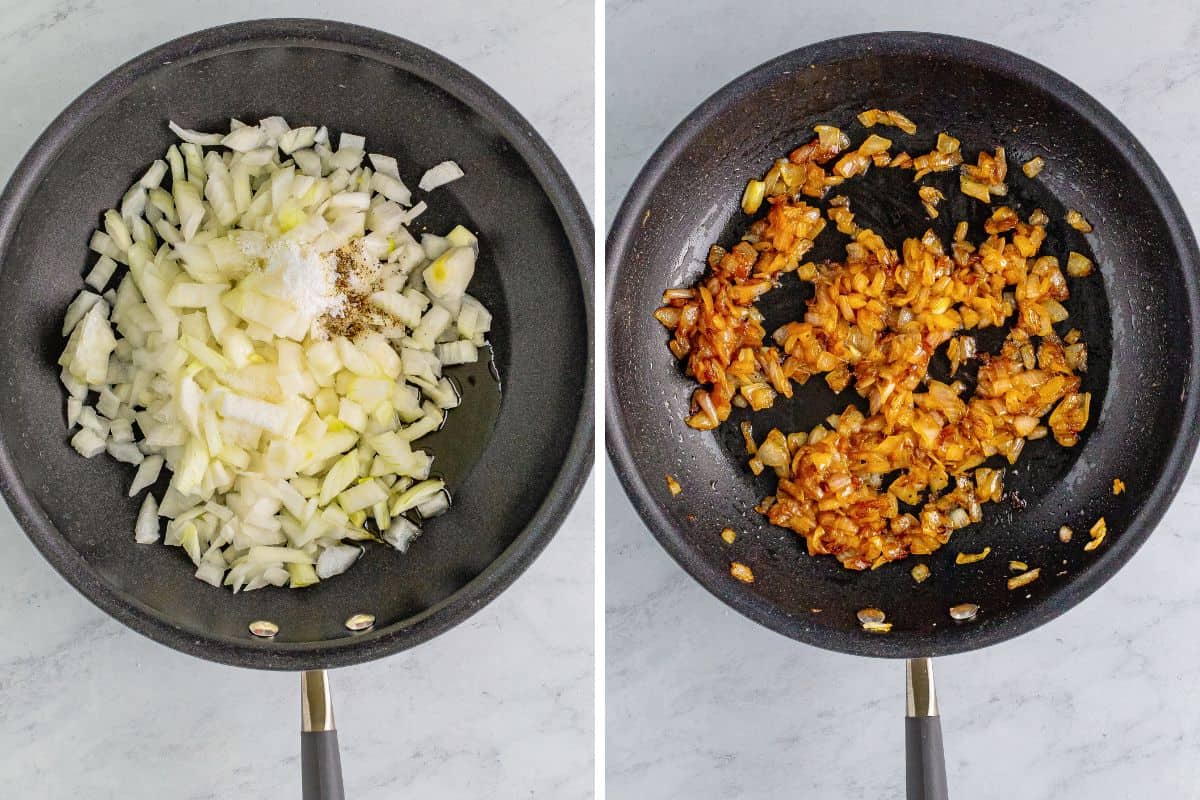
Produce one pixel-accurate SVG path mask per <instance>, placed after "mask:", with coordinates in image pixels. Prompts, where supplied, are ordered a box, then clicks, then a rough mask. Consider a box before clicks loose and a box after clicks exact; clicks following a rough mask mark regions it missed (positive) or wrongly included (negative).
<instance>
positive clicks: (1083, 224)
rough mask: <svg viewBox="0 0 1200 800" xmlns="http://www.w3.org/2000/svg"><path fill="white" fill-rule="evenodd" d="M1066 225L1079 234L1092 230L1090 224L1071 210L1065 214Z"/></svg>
mask: <svg viewBox="0 0 1200 800" xmlns="http://www.w3.org/2000/svg"><path fill="white" fill-rule="evenodd" d="M1067 224H1068V225H1070V226H1071V227H1072V228H1074V229H1075V230H1077V231H1080V232H1081V233H1091V232H1092V230H1093V228H1092V223H1090V222H1088V221H1087V220H1086V219H1085V218H1084V216H1083V214H1080V213H1079V212H1078V211H1076V210H1075V209H1073V208H1072V209H1071V210H1069V211H1068V212H1067Z"/></svg>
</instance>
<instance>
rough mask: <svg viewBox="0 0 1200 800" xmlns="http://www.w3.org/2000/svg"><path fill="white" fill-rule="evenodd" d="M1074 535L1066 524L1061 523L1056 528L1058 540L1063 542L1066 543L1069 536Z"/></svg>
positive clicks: (1069, 539)
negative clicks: (1061, 524)
mask: <svg viewBox="0 0 1200 800" xmlns="http://www.w3.org/2000/svg"><path fill="white" fill-rule="evenodd" d="M1074 535H1075V532H1074V531H1072V530H1071V529H1070V528H1068V527H1067V526H1066V525H1063V526H1062V527H1061V528H1059V529H1058V540H1059V541H1060V542H1062V543H1063V544H1066V543H1067V542H1069V541H1071V537H1072V536H1074Z"/></svg>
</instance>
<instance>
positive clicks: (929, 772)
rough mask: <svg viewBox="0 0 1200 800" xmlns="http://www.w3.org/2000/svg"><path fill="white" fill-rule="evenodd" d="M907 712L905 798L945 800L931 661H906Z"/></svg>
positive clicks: (944, 775)
mask: <svg viewBox="0 0 1200 800" xmlns="http://www.w3.org/2000/svg"><path fill="white" fill-rule="evenodd" d="M906 671H907V673H908V675H907V677H908V713H907V715H906V718H905V720H904V749H905V756H906V759H907V765H906V769H905V773H906V779H907V781H906V782H907V785H908V800H949V797H950V792H949V790H948V789H947V788H946V755H945V752H944V751H943V750H942V722H941V719H940V718H939V717H938V706H937V692H936V691H935V690H934V686H933V661H932V660H931V659H928V658H910V659H909V660H908V669H907V670H906Z"/></svg>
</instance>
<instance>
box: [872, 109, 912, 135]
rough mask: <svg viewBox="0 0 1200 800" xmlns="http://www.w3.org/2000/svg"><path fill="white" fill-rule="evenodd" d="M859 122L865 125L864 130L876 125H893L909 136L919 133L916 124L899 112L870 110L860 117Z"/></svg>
mask: <svg viewBox="0 0 1200 800" xmlns="http://www.w3.org/2000/svg"><path fill="white" fill-rule="evenodd" d="M858 121H859V122H861V123H862V124H863V127H864V128H871V127H874V126H875V125H891V126H893V127H896V128H899V129H900V130H902V131H904V132H905V133H907V134H908V135H909V136H912V135H913V134H914V133H916V132H917V125H916V123H915V122H913V121H912V120H911V119H909V118H908V117H906V116H904V115H903V114H901V113H900V112H899V111H880V110H879V109H878V108H869V109H867V110H866V111H864V112H862V113H861V114H859V115H858Z"/></svg>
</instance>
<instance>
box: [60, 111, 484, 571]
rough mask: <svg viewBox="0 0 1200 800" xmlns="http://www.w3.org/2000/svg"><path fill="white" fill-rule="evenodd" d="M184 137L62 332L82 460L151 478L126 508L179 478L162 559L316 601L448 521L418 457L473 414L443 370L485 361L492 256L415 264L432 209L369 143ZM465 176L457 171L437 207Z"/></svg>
mask: <svg viewBox="0 0 1200 800" xmlns="http://www.w3.org/2000/svg"><path fill="white" fill-rule="evenodd" d="M169 127H170V129H171V130H172V131H173V132H174V133H175V135H176V136H178V137H179V138H180V139H181V140H182V142H181V143H179V144H176V145H172V146H171V147H170V148H169V149H168V150H167V152H166V154H165V156H164V158H163V159H160V160H157V161H155V162H153V163H152V164H151V165H150V166H149V167H148V168H147V170H146V171H145V172H144V173H143V174H142V175H141V177H140V178H139V179H138V180H137V182H136V183H134V184H133V185H132V186H131V187H130V188H129V189H128V191H126V192H125V194H124V195H123V196H122V197H121V199H120V203H119V205H118V208H115V209H110V210H108V211H106V212H105V213H104V214H103V215H102V222H101V226H100V228H99V229H98V230H96V231H94V232H93V233H92V236H91V239H90V241H89V248H90V249H91V250H93V251H94V252H96V253H97V254H98V258H97V260H96V262H95V264H94V265H92V267H91V268H90V269H89V270H88V272H87V274H86V277H85V279H84V282H85V284H86V286H87V287H88V288H87V289H85V290H83V291H82V292H80V294H79V295H77V296H76V297H75V299H74V300H73V301H72V302H71V303H70V305H69V306H68V307H67V309H66V311H65V314H64V319H63V335H64V336H65V337H67V342H66V347H65V348H64V350H63V353H62V354H61V357H60V358H59V364H60V366H61V367H62V372H61V374H60V379H61V382H62V383H63V386H64V387H65V388H66V390H67V393H68V399H67V409H66V419H67V423H68V428H69V429H71V430H73V433H72V434H71V445H72V446H73V447H74V448H75V449H76V450H77V451H78V452H79V453H80V454H81V455H83V456H85V457H87V458H93V457H95V456H98V455H100V454H101V453H103V452H107V453H108V454H109V455H110V456H111V457H112V458H113V459H114V460H116V461H121V462H125V463H128V464H131V465H134V466H136V467H137V469H136V473H135V474H134V475H133V479H132V481H131V483H130V486H129V496H130V497H134V496H136V495H138V494H139V493H142V492H145V491H146V490H147V489H149V488H151V487H152V486H154V484H155V483H156V482H157V481H158V480H159V478H160V477H161V476H162V475H163V474H164V468H165V469H166V474H168V475H169V476H170V482H169V485H168V486H167V488H166V491H165V493H163V494H162V495H161V504H160V503H159V501H158V500H157V499H156V498H155V497H154V496H153V495H152V494H150V493H146V497H145V499H144V501H143V503H142V505H141V508H140V511H139V514H138V520H137V523H136V525H135V530H134V533H135V540H136V541H137V542H139V543H151V542H156V541H158V540H159V538H160V530H159V522H158V520H159V517H163V518H165V519H167V520H169V522H168V524H167V526H166V529H165V535H164V536H163V542H164V544H166V545H169V546H177V547H180V548H182V549H183V550H184V551H185V552H186V553H187V555H188V558H189V559H190V560H191V561H192V562H193V564H194V565H195V567H196V569H195V576H196V578H197V579H199V580H202V581H204V582H206V583H209V584H211V585H213V586H216V587H229V588H230V589H232V590H233V591H235V592H237V591H252V590H255V589H259V588H262V587H267V586H291V587H292V588H301V587H304V586H310V585H312V584H314V583H317V582H318V581H320V580H325V579H329V578H332V577H333V576H335V575H338V574H341V573H342V572H345V571H346V570H347V569H348V568H349V567H350V566H351V565H352V564H353V563H354V562H355V561H356V560H357V559H358V557H359V556H360V555H361V553H362V548H361V547H360V546H358V545H356V544H352V542H354V541H359V540H367V539H372V538H377V537H380V536H381V537H382V538H383V539H384V541H386V542H388V543H389V544H391V545H392V546H393V547H395V548H396V549H398V550H404V549H406V548H407V546H408V543H409V542H410V541H411V540H412V539H413V538H414V537H415V536H416V535H417V534H418V533H419V532H420V528H419V526H418V525H417V523H416V522H414V521H413V519H415V518H416V517H417V515H419V516H420V517H421V518H428V517H431V516H435V515H436V514H439V513H443V512H444V511H445V510H446V509H448V508H449V507H450V497H449V493H448V492H447V491H446V489H445V485H444V482H443V481H441V480H440V479H438V478H433V477H431V470H432V465H433V457H432V456H431V455H430V454H429V453H427V452H425V451H424V450H422V449H419V448H417V447H416V446H415V445H414V442H416V441H417V440H418V439H420V438H421V437H423V436H425V435H427V434H429V433H432V432H433V431H435V430H438V429H439V428H440V427H441V426H442V424H443V423H444V421H445V420H446V413H447V412H446V410H447V409H450V408H453V407H455V406H457V405H458V404H459V403H460V402H461V397H460V394H459V390H458V388H457V386H456V384H455V383H454V382H453V381H452V380H451V379H450V378H449V377H448V376H445V375H443V374H442V371H443V367H444V366H450V365H454V364H467V363H472V362H474V361H476V360H478V358H479V350H480V348H481V347H483V346H485V344H486V338H485V337H486V335H487V333H488V332H489V329H490V324H491V314H490V313H489V312H488V311H487V309H486V308H485V307H484V306H483V305H482V303H480V302H479V301H478V300H476V299H475V298H472V297H470V296H468V295H466V290H467V288H468V285H469V283H470V281H471V278H472V276H473V274H474V269H475V260H476V257H477V254H478V252H479V241H478V239H477V237H476V236H475V235H474V234H473V233H471V232H470V231H469V230H468V229H467V228H465V227H463V226H461V225H460V226H456V227H454V228H452V229H451V230H450V232H449V233H448V234H447V235H446V236H444V237H442V236H435V235H433V234H428V235H427V236H423V243H422V244H418V243H417V240H416V238H415V237H414V236H413V235H412V234H411V233H410V232H409V231H408V229H407V226H408V225H410V224H411V223H412V221H413V220H414V219H415V218H416V217H417V216H419V215H420V214H421V213H423V212H424V211H425V209H426V204H425V203H424V202H422V203H418V204H417V205H415V206H413V207H411V208H406V206H408V205H409V204H410V203H411V192H410V191H409V189H408V187H407V186H406V185H405V184H404V182H403V181H402V180H401V179H400V167H399V164H398V163H397V162H396V160H395V159H394V158H392V157H390V156H386V155H381V154H378V153H373V154H371V155H370V159H369V166H364V164H363V157H364V154H365V152H366V146H367V142H366V139H365V138H364V137H362V136H357V135H354V134H351V133H342V134H341V136H340V137H339V138H338V147H337V149H336V150H332V149H331V147H330V137H329V132H328V130H327V129H326V128H324V127H322V128H317V127H315V126H305V127H300V128H292V127H291V126H290V125H289V124H288V123H287V121H286V120H285V119H284V118H282V117H279V116H272V117H267V118H264V119H261V120H259V121H258V123H257V124H247V123H243V122H241V121H239V120H230V124H229V130H228V132H227V133H205V132H200V131H195V130H190V129H186V128H183V127H181V126H180V125H177V124H175V123H174V122H171V123H169ZM205 148H211V149H207V150H206V149H205ZM281 151H282V152H281ZM461 176H462V170H460V169H459V168H458V166H457V165H456V164H454V163H453V162H449V161H448V162H445V163H443V164H440V165H438V166H437V167H434V168H433V169H431V170H429V171H428V172H427V173H426V176H425V178H424V179H423V183H422V189H423V190H425V191H429V190H430V189H432V188H436V186H440V185H443V184H444V183H446V182H449V181H451V180H455V179H457V178H458V177H461ZM423 244H424V245H426V246H422V245H423ZM347 258H349V259H351V260H354V261H355V266H354V267H353V269H351V268H350V267H348V266H346V265H345V264H343V263H342V261H343V260H344V259H347ZM124 267H128V270H127V273H126V272H122V269H123V268H124ZM360 283H361V284H362V285H361V286H360V285H359V284H360ZM352 296H353V297H354V302H353V305H352V307H351V303H350V301H351V297H352ZM350 314H353V315H354V316H355V318H356V325H357V327H354V326H344V327H345V329H344V330H342V329H339V327H338V326H339V325H340V324H341V323H340V322H339V320H340V319H342V318H343V317H346V316H348V315H350ZM89 398H94V402H93V400H92V399H89ZM410 512H411V516H412V517H413V519H409V518H408V517H406V516H404V515H405V514H406V513H410ZM372 526H374V527H373V528H372Z"/></svg>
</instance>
